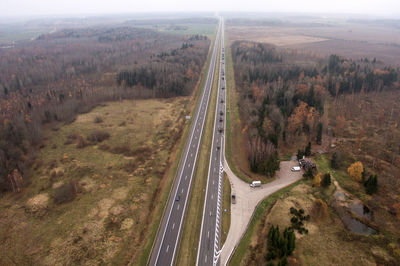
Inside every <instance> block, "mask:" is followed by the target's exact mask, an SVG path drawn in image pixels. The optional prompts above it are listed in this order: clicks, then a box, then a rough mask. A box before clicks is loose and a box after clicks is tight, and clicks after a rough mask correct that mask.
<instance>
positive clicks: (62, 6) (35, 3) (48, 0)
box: [0, 0, 400, 17]
mask: <svg viewBox="0 0 400 266" xmlns="http://www.w3.org/2000/svg"><path fill="white" fill-rule="evenodd" d="M177 11H178V12H181V11H257V12H302V13H308V12H312V13H352V14H373V15H378V16H396V17H399V16H400V0H273V1H272V0H0V16H25V15H58V14H68V15H70V14H96V13H97V14H98V13H103V14H105V13H106V14H109V13H136V12H141V13H143V12H177Z"/></svg>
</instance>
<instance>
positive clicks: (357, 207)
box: [350, 203, 373, 219]
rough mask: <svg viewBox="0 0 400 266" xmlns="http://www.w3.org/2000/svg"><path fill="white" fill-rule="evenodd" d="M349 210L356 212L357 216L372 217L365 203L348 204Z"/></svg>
mask: <svg viewBox="0 0 400 266" xmlns="http://www.w3.org/2000/svg"><path fill="white" fill-rule="evenodd" d="M350 210H351V211H352V212H354V213H355V214H357V215H358V216H361V217H364V218H368V219H372V214H373V213H372V211H371V210H370V209H369V208H368V207H367V206H365V205H363V204H357V203H352V204H351V205H350Z"/></svg>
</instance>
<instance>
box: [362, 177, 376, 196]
mask: <svg viewBox="0 0 400 266" xmlns="http://www.w3.org/2000/svg"><path fill="white" fill-rule="evenodd" d="M364 186H365V192H366V193H367V194H369V195H372V194H374V193H376V192H378V176H377V175H371V176H370V177H369V178H368V180H367V181H366V182H365V183H364Z"/></svg>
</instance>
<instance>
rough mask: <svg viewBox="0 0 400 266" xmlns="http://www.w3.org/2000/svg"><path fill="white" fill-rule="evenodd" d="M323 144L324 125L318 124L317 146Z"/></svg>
mask: <svg viewBox="0 0 400 266" xmlns="http://www.w3.org/2000/svg"><path fill="white" fill-rule="evenodd" d="M321 143H322V123H318V127H317V144H318V145H321Z"/></svg>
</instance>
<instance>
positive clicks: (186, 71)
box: [117, 36, 207, 97]
mask: <svg viewBox="0 0 400 266" xmlns="http://www.w3.org/2000/svg"><path fill="white" fill-rule="evenodd" d="M199 39H200V40H202V38H200V37H199V36H196V37H191V38H190V40H199ZM205 48H206V47H201V46H197V45H194V44H193V43H191V42H185V43H183V44H182V46H181V47H180V48H179V49H173V50H171V51H170V52H165V51H164V52H162V53H160V54H158V55H157V56H156V57H154V58H153V59H152V60H150V61H148V62H147V63H146V64H142V65H140V66H138V67H134V68H133V69H131V70H123V71H120V72H119V73H118V75H117V83H118V85H120V86H121V85H122V86H127V87H144V88H147V89H150V90H152V91H153V95H154V96H156V97H172V96H177V95H188V94H190V93H191V92H192V90H193V88H194V85H195V83H196V81H197V80H198V77H199V74H200V70H201V67H202V66H203V65H204V62H205V58H206V54H207V49H205Z"/></svg>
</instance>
